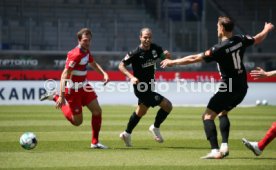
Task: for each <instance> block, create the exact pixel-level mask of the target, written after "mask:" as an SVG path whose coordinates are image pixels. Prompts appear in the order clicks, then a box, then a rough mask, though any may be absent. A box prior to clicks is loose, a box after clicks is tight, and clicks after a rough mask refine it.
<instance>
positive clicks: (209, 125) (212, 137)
mask: <svg viewBox="0 0 276 170" xmlns="http://www.w3.org/2000/svg"><path fill="white" fill-rule="evenodd" d="M203 124H204V130H205V134H206V137H207V139H208V140H209V142H210V144H211V148H212V149H218V148H219V146H218V139H217V129H216V125H215V122H214V120H204V121H203Z"/></svg>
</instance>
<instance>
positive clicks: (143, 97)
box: [135, 92, 164, 107]
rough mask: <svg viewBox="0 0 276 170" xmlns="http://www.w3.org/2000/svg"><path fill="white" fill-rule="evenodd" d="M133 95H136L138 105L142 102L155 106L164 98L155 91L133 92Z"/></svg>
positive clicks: (148, 105)
mask: <svg viewBox="0 0 276 170" xmlns="http://www.w3.org/2000/svg"><path fill="white" fill-rule="evenodd" d="M135 95H136V96H137V97H138V105H140V104H144V105H145V106H147V107H150V106H151V107H155V106H157V105H159V104H160V103H161V102H162V100H163V99H164V96H162V95H161V94H159V93H156V92H146V93H135Z"/></svg>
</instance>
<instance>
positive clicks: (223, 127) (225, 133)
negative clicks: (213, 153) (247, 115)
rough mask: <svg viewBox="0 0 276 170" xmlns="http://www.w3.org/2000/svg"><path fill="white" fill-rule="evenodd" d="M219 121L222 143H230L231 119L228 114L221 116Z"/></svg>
mask: <svg viewBox="0 0 276 170" xmlns="http://www.w3.org/2000/svg"><path fill="white" fill-rule="evenodd" d="M219 122H220V125H219V128H220V133H221V136H222V143H228V138H229V132H230V121H229V119H228V116H227V115H223V116H220V117H219Z"/></svg>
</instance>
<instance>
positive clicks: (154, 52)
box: [151, 50, 158, 58]
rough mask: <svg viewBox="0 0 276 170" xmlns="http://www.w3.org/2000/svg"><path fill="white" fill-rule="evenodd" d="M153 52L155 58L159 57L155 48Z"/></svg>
mask: <svg viewBox="0 0 276 170" xmlns="http://www.w3.org/2000/svg"><path fill="white" fill-rule="evenodd" d="M151 53H152V55H153V58H157V57H158V55H157V52H156V51H155V50H152V51H151Z"/></svg>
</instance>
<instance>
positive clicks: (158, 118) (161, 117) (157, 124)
mask: <svg viewBox="0 0 276 170" xmlns="http://www.w3.org/2000/svg"><path fill="white" fill-rule="evenodd" d="M168 114H169V113H168V112H166V111H165V110H163V109H162V108H160V109H159V110H158V112H157V114H156V117H155V122H154V127H156V128H159V127H160V125H161V123H162V122H164V120H165V119H166V118H167V116H168Z"/></svg>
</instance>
